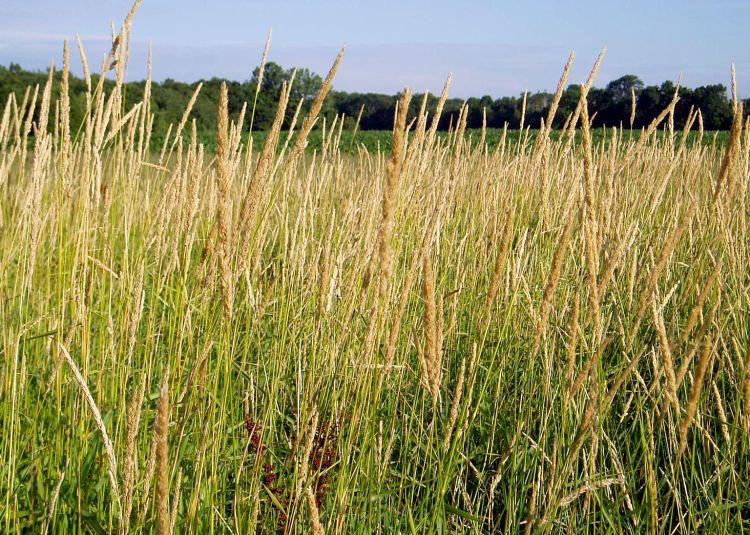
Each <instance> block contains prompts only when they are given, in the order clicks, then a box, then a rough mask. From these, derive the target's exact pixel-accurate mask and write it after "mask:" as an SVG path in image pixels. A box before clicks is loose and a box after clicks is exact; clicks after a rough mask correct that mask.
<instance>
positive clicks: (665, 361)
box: [651, 300, 680, 416]
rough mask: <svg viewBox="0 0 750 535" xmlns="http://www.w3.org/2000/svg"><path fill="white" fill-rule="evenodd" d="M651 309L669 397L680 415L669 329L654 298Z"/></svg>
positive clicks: (676, 413) (675, 411)
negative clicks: (668, 334)
mask: <svg viewBox="0 0 750 535" xmlns="http://www.w3.org/2000/svg"><path fill="white" fill-rule="evenodd" d="M651 311H652V313H653V316H654V326H655V327H656V334H657V335H658V337H659V345H660V346H661V355H662V369H663V370H664V375H665V376H666V377H667V399H669V401H670V402H671V403H672V407H674V413H675V416H678V415H679V414H680V403H679V401H678V400H677V381H676V379H675V374H674V363H673V361H672V350H671V349H670V348H669V338H668V337H667V329H666V327H665V326H664V319H663V318H662V316H661V313H660V312H659V310H658V308H657V306H656V303H655V302H653V300H652V303H651Z"/></svg>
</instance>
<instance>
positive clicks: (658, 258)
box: [0, 16, 750, 534]
mask: <svg viewBox="0 0 750 535" xmlns="http://www.w3.org/2000/svg"><path fill="white" fill-rule="evenodd" d="M129 23H130V16H129V17H128V19H127V20H126V22H125V24H124V25H123V27H122V30H121V32H120V34H119V35H118V36H117V38H116V39H115V41H114V42H113V45H112V50H111V51H110V54H109V56H108V57H107V58H106V60H105V62H104V64H103V65H102V72H105V73H106V72H107V71H108V70H110V69H111V77H112V78H113V79H114V80H115V82H116V83H115V85H114V89H113V90H112V91H111V92H109V93H107V92H105V91H104V90H103V88H102V87H103V86H102V85H101V84H92V83H91V82H90V78H88V80H89V84H90V85H89V93H88V102H89V106H88V112H87V114H86V118H85V120H84V122H83V124H81V125H77V124H70V121H69V115H68V109H69V103H68V101H67V98H68V96H67V94H68V93H67V89H66V83H67V82H66V80H67V72H68V66H69V54H70V51H69V50H68V46H67V44H66V46H65V52H64V62H63V65H62V72H63V75H62V77H61V82H60V84H61V87H60V93H59V94H60V98H59V99H58V100H55V101H52V99H51V97H50V95H51V84H52V83H53V81H52V80H53V79H52V76H51V75H50V79H49V82H48V83H47V85H45V86H44V87H36V88H30V89H29V91H27V93H26V94H25V95H24V96H19V97H18V98H16V97H15V96H12V97H11V98H9V100H8V102H7V103H4V107H3V109H2V116H0V251H1V253H0V429H1V430H2V432H0V452H2V459H3V462H2V463H0V526H1V528H0V529H2V530H3V531H4V532H6V533H26V532H42V533H79V532H96V533H115V532H118V533H159V534H170V533H251V532H260V533H274V532H280V533H300V532H311V533H316V534H320V533H326V532H327V533H454V532H456V533H495V532H497V533H500V532H502V533H518V532H524V533H560V532H566V533H580V532H597V533H599V532H601V533H675V532H681V533H695V532H704V533H724V532H731V533H742V532H746V531H747V530H750V489H749V488H748V484H747V482H748V480H750V440H749V438H750V292H749V290H750V280H749V278H748V273H749V271H748V265H750V243H749V241H748V235H749V234H748V230H750V229H748V215H749V212H748V195H749V192H748V182H749V180H750V170H749V165H750V161H749V156H748V155H749V153H750V125H748V124H747V123H745V124H743V120H742V117H743V112H742V106H741V104H739V103H738V101H737V99H736V89H734V90H733V96H735V98H734V103H735V109H734V113H735V120H734V123H733V125H732V130H731V132H729V133H727V134H725V135H723V136H722V140H721V142H717V138H716V137H714V136H713V134H709V133H708V132H703V128H702V123H701V117H700V112H699V110H694V111H693V112H691V119H690V120H689V121H688V124H687V125H686V128H685V129H684V131H682V132H675V131H674V128H673V127H672V126H671V125H672V114H673V111H674V106H675V103H676V97H675V99H674V100H673V101H672V103H671V104H670V106H668V107H667V108H666V109H665V110H664V111H663V113H662V114H661V115H660V116H659V117H657V119H656V120H655V121H654V122H653V123H652V124H651V125H650V126H649V127H648V128H647V129H644V131H642V132H634V131H632V130H630V129H629V128H627V125H626V126H624V127H623V126H618V127H616V128H610V129H599V130H597V132H593V131H592V130H591V128H590V127H589V124H590V117H591V116H592V114H593V113H594V110H589V107H588V103H587V100H586V90H587V88H589V87H591V84H592V81H593V79H594V76H595V74H596V71H597V69H598V65H599V60H597V64H596V65H595V66H594V68H593V69H592V72H591V76H590V77H589V79H588V80H587V81H586V82H584V83H583V84H582V91H581V94H582V97H581V100H580V102H579V106H578V108H577V109H576V112H575V114H573V115H572V116H571V117H569V118H568V120H567V121H566V127H565V128H564V129H563V130H561V131H555V132H553V131H551V130H550V129H548V128H546V127H545V126H544V124H552V118H553V117H554V114H555V108H556V103H555V101H553V105H552V107H551V109H550V116H549V117H548V118H547V120H546V121H545V123H543V124H542V125H532V126H533V128H534V129H535V130H534V132H533V135H532V134H529V132H528V131H523V132H516V133H513V134H509V133H508V132H503V131H494V132H491V133H488V132H487V131H486V130H481V131H476V132H472V133H471V135H469V133H467V132H466V131H465V121H466V115H467V109H466V108H464V109H463V110H462V112H461V115H460V116H459V117H457V119H456V122H455V126H454V128H453V129H452V130H451V132H449V133H447V134H443V135H440V134H438V133H437V130H436V127H437V121H436V117H439V116H440V108H441V104H440V103H439V105H438V111H437V113H436V114H433V115H431V116H428V114H427V113H425V112H424V108H422V111H420V112H419V113H418V114H417V115H416V116H415V117H407V114H406V110H407V109H408V103H409V99H410V93H409V91H408V90H406V91H405V92H404V93H403V94H402V96H401V100H400V101H399V104H398V107H397V109H396V110H394V128H393V132H392V133H391V134H378V136H381V137H382V138H383V145H382V146H380V147H378V146H377V143H375V146H374V147H372V146H370V147H369V148H368V146H367V145H366V144H364V143H360V142H359V141H358V140H357V139H358V138H356V137H355V138H353V140H352V137H351V136H352V135H353V134H354V133H353V132H350V133H347V134H346V135H348V136H350V137H349V138H348V140H347V138H346V137H345V136H344V133H343V131H342V129H341V128H340V124H341V123H337V121H336V120H334V121H333V122H332V124H330V125H327V127H326V128H325V130H324V129H323V125H322V124H320V123H321V121H319V120H318V119H319V118H318V117H317V115H318V113H319V111H320V108H321V104H322V102H323V100H324V99H325V97H326V93H327V92H328V91H329V89H330V87H331V83H332V80H333V78H334V76H335V74H336V70H337V68H338V64H339V61H340V59H341V56H339V57H338V58H336V60H335V62H334V64H333V66H332V68H331V71H330V72H329V74H328V76H327V77H326V79H325V81H324V84H323V86H322V88H321V90H320V92H319V94H318V96H317V97H316V98H315V101H314V102H313V103H312V106H311V109H310V112H309V114H307V115H305V116H304V117H300V116H297V115H295V118H294V121H292V124H291V125H284V128H282V122H283V118H284V116H285V113H286V105H287V102H286V97H288V94H289V90H290V89H289V87H288V86H284V91H283V92H282V96H281V99H280V101H279V103H278V110H277V119H276V120H275V121H274V124H273V127H272V129H271V130H269V131H268V132H265V133H263V134H259V135H258V136H256V137H257V138H260V139H262V142H259V143H258V145H257V146H254V145H253V144H246V143H244V142H243V139H246V138H247V135H248V134H247V133H243V132H242V131H241V129H240V128H238V127H237V125H238V124H243V120H242V118H241V117H230V116H229V114H228V113H227V108H228V105H227V98H226V93H225V92H224V93H223V94H222V98H221V99H220V101H219V103H218V106H217V117H218V129H217V132H216V141H215V146H213V144H212V146H211V147H206V146H204V144H203V143H201V142H200V140H199V139H198V137H197V135H196V132H195V127H194V123H192V122H191V119H190V104H189V105H188V107H187V109H186V110H185V115H184V118H183V120H182V121H181V122H180V123H179V124H176V125H174V127H173V129H171V130H170V134H169V135H168V136H167V137H166V138H165V139H164V140H163V141H162V142H161V148H160V149H158V150H152V148H151V147H152V145H153V140H152V139H151V138H150V124H151V121H152V118H151V117H152V110H151V107H150V106H151V104H150V102H149V98H148V91H146V94H145V96H144V99H143V101H142V102H141V103H138V104H137V105H135V106H134V107H132V108H125V107H124V105H123V98H122V93H121V87H122V82H123V79H124V77H125V65H126V63H127V57H126V54H127V48H126V47H125V46H124V45H123V43H126V42H127V32H128V30H129V26H130V24H129ZM600 59H601V57H600ZM115 60H117V61H115ZM571 60H572V57H571ZM83 61H84V64H85V59H84V60H83ZM569 68H570V62H569V63H568V64H567V65H566V66H565V69H564V71H563V74H562V77H561V79H560V84H559V86H558V92H557V94H556V98H557V99H559V95H560V94H561V92H562V88H563V87H564V86H565V83H566V81H567V77H568V71H569ZM87 72H88V70H87ZM261 72H262V69H261ZM103 79H104V77H103V76H102V77H101V78H99V80H103ZM449 85H450V79H449V80H448V82H447V83H446V86H445V89H444V91H443V95H442V96H441V102H444V101H445V98H447V94H448V91H449ZM147 87H148V85H147ZM252 110H253V104H252V102H249V103H248V105H247V107H246V108H243V112H242V113H243V114H244V113H252V112H253V111H252ZM357 135H358V136H359V135H362V136H363V137H366V136H367V135H368V134H365V133H360V134H357ZM311 136H317V137H311ZM313 139H318V141H317V142H313V141H312V140H313ZM360 139H362V138H360ZM386 142H387V145H386ZM315 143H317V145H316V144H315Z"/></svg>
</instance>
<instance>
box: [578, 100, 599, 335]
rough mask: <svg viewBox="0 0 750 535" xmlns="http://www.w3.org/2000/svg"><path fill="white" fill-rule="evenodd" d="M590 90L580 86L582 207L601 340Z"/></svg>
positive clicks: (592, 304) (592, 297) (590, 286)
mask: <svg viewBox="0 0 750 535" xmlns="http://www.w3.org/2000/svg"><path fill="white" fill-rule="evenodd" d="M586 97H587V88H586V87H585V86H582V87H581V98H580V106H581V140H582V141H581V143H582V151H583V170H584V188H583V193H584V194H583V207H584V248H585V258H586V280H587V282H588V290H589V292H588V293H589V296H588V301H589V308H590V309H591V317H592V319H593V320H594V336H595V337H596V338H597V339H598V338H599V337H600V336H601V315H600V313H599V287H598V285H597V283H596V277H597V276H598V274H599V254H598V251H597V245H598V239H597V235H598V234H597V228H596V222H597V218H596V207H595V200H594V195H595V191H596V188H595V184H594V180H595V179H594V170H593V163H592V161H591V160H592V154H591V133H590V132H589V112H588V103H587V100H586Z"/></svg>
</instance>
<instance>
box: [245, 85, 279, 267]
mask: <svg viewBox="0 0 750 535" xmlns="http://www.w3.org/2000/svg"><path fill="white" fill-rule="evenodd" d="M292 82H293V80H290V82H289V83H288V84H287V83H286V82H282V84H281V96H280V97H279V102H278V104H277V105H276V115H275V116H274V119H273V123H272V124H271V129H270V130H269V132H268V135H267V136H266V141H265V142H264V143H263V149H262V150H261V153H260V155H259V156H258V163H257V164H256V166H255V170H254V171H253V174H252V177H250V183H249V184H248V187H247V192H246V193H245V196H244V198H243V200H242V205H241V207H240V215H239V223H238V229H239V233H238V234H239V244H238V248H237V254H238V258H239V269H240V270H242V269H244V267H245V262H246V260H247V256H248V254H249V252H250V245H251V242H252V238H253V236H254V233H255V230H256V229H255V227H254V226H253V225H254V224H255V221H256V217H257V216H258V211H259V209H260V202H261V198H262V195H263V186H264V185H265V183H266V181H267V180H268V178H269V174H270V172H271V171H272V169H273V158H274V155H275V152H276V146H277V145H278V140H279V134H280V132H281V126H282V125H283V123H284V116H285V113H286V108H287V105H288V104H289V95H290V94H291V90H292Z"/></svg>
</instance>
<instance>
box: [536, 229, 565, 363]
mask: <svg viewBox="0 0 750 535" xmlns="http://www.w3.org/2000/svg"><path fill="white" fill-rule="evenodd" d="M572 228H573V217H572V215H569V216H568V221H567V222H566V223H565V226H564V227H563V231H562V234H560V239H559V240H558V242H557V246H556V247H555V253H554V254H553V255H552V265H551V266H550V271H549V276H548V277H547V284H546V285H545V287H544V293H543V294H542V304H541V305H540V306H539V317H538V318H537V323H536V329H535V332H534V344H533V348H532V350H531V354H532V355H536V352H537V351H538V350H539V344H540V342H541V339H542V336H543V334H544V331H545V329H546V328H547V321H548V320H549V313H550V308H551V306H552V298H553V297H554V294H555V289H556V288H557V283H558V282H559V281H560V274H561V273H562V267H563V260H564V259H565V251H566V250H567V248H568V242H569V241H570V233H571V229H572Z"/></svg>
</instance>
